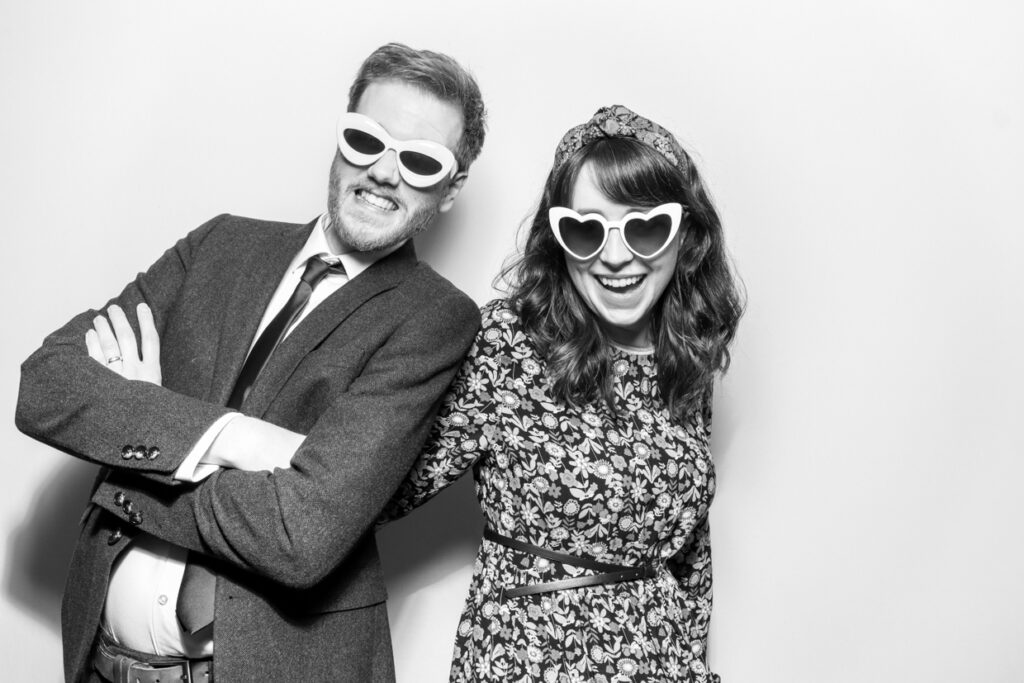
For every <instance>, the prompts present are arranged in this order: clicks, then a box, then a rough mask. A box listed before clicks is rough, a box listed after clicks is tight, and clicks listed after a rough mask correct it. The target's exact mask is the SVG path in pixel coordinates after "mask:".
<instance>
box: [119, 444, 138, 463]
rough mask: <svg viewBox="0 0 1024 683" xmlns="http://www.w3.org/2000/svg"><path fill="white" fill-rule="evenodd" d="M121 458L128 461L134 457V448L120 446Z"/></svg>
mask: <svg viewBox="0 0 1024 683" xmlns="http://www.w3.org/2000/svg"><path fill="white" fill-rule="evenodd" d="M121 457H122V458H124V459H125V460H128V459H129V458H134V457H135V446H122V447H121Z"/></svg>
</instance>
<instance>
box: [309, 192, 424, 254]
mask: <svg viewBox="0 0 1024 683" xmlns="http://www.w3.org/2000/svg"><path fill="white" fill-rule="evenodd" d="M438 213H439V211H438V209H437V207H436V206H431V207H425V208H423V209H421V210H420V211H418V212H417V213H415V214H412V215H411V216H409V219H408V220H407V221H406V222H405V224H404V225H402V226H400V227H398V228H397V229H390V230H382V231H363V232H362V233H360V234H356V233H354V232H353V231H351V230H349V229H348V228H347V227H346V226H345V223H344V222H343V221H342V219H341V217H340V216H339V215H338V205H337V202H331V205H330V207H329V208H328V210H327V215H328V216H329V217H330V219H331V225H330V228H329V229H330V230H333V231H334V232H335V234H336V235H337V236H338V238H339V239H340V240H341V242H342V243H343V244H345V245H346V246H347V247H349V248H350V249H354V250H355V251H378V250H381V249H387V248H389V247H392V246H394V245H396V244H400V243H402V242H404V241H406V240H407V239H409V238H411V237H413V236H415V235H418V234H419V233H421V232H423V231H424V230H426V229H427V228H429V227H430V225H431V223H433V222H434V220H435V219H436V218H437V215H438Z"/></svg>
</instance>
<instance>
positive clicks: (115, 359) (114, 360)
mask: <svg viewBox="0 0 1024 683" xmlns="http://www.w3.org/2000/svg"><path fill="white" fill-rule="evenodd" d="M120 360H121V356H111V357H110V358H108V359H107V365H113V364H114V363H117V362H118V361H120Z"/></svg>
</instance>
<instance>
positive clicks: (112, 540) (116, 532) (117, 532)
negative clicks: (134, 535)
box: [107, 529, 124, 545]
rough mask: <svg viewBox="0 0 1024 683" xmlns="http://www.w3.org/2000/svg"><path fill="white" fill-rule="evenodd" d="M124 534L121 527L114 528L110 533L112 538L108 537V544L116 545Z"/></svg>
mask: <svg viewBox="0 0 1024 683" xmlns="http://www.w3.org/2000/svg"><path fill="white" fill-rule="evenodd" d="M122 536H124V534H123V533H122V532H121V530H120V529H114V530H113V531H112V532H111V534H110V538H108V539H107V545H114V544H115V543H117V542H118V541H120V540H121V537H122Z"/></svg>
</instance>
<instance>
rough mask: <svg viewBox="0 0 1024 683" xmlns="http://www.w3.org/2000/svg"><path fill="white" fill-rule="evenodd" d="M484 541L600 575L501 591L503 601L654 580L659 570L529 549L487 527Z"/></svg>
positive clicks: (529, 547) (534, 546) (652, 564)
mask: <svg viewBox="0 0 1024 683" xmlns="http://www.w3.org/2000/svg"><path fill="white" fill-rule="evenodd" d="M484 538H485V539H487V540H488V541H491V542H493V543H497V544H499V545H503V546H505V547H506V548H511V549H512V550H518V551H520V552H524V553H527V554H529V555H536V556H537V557H543V558H544V559H546V560H551V561H552V562H559V563H561V564H568V565H572V566H574V567H582V568H583V569H590V570H593V571H598V572H601V573H600V574H591V575H589V576H578V577H576V578H572V579H562V580H561V581H548V582H546V583H533V584H530V585H528V586H519V587H516V588H502V589H501V595H500V596H499V599H504V598H506V597H508V598H518V597H521V596H523V595H536V594H537V593H551V592H553V591H562V590H568V589H570V588H583V587H585V586H600V585H603V584H607V583H620V582H622V581H639V580H640V579H647V578H650V577H653V576H656V575H657V573H658V569H659V568H660V566H661V564H660V563H650V564H645V565H641V566H639V567H625V566H623V565H619V564H609V563H607V562H598V561H597V560H593V559H591V558H589V557H578V556H576V555H569V554H568V553H560V552H557V551H555V550H548V549H547V548H542V547H540V546H537V545H532V544H530V543H526V542H524V541H517V540H516V539H514V538H509V537H508V536H502V535H501V534H499V533H498V532H497V531H494V530H493V529H491V528H490V527H486V528H485V529H484Z"/></svg>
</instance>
